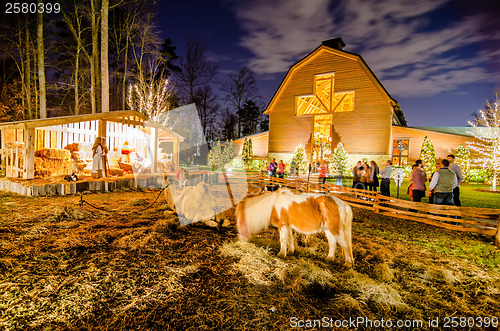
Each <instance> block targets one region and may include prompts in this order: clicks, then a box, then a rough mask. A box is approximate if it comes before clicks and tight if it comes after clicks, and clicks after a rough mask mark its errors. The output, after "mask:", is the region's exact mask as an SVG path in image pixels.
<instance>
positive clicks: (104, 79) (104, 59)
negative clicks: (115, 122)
mask: <svg viewBox="0 0 500 331" xmlns="http://www.w3.org/2000/svg"><path fill="white" fill-rule="evenodd" d="M108 11H109V0H102V7H101V112H103V113H106V112H109V62H108V39H109V38H108Z"/></svg>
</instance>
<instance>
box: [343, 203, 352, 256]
mask: <svg viewBox="0 0 500 331" xmlns="http://www.w3.org/2000/svg"><path fill="white" fill-rule="evenodd" d="M352 220H353V214H352V208H351V206H349V205H348V204H346V205H345V220H344V221H345V222H344V224H345V228H344V235H345V241H346V243H347V254H349V257H350V258H351V261H352V266H354V256H353V255H352Z"/></svg>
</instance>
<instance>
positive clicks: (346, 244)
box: [336, 230, 354, 267]
mask: <svg viewBox="0 0 500 331" xmlns="http://www.w3.org/2000/svg"><path fill="white" fill-rule="evenodd" d="M336 237H337V240H338V243H339V245H340V246H341V247H342V250H343V251H344V256H345V262H346V265H347V266H349V267H350V266H353V265H354V257H353V256H352V242H351V231H349V230H348V231H345V232H344V231H340V234H339V235H338V236H336Z"/></svg>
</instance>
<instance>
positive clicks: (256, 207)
mask: <svg viewBox="0 0 500 331" xmlns="http://www.w3.org/2000/svg"><path fill="white" fill-rule="evenodd" d="M277 197H278V193H276V192H273V193H266V194H262V195H258V196H255V197H250V198H246V199H244V200H242V201H240V203H239V204H238V206H236V211H235V215H236V227H237V229H238V238H239V239H240V240H241V241H247V240H249V239H250V238H251V237H252V235H254V234H256V233H258V232H260V231H262V230H264V229H265V228H267V226H268V225H269V222H270V221H271V212H272V210H273V208H274V204H275V202H276V199H277Z"/></svg>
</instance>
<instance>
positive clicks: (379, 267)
mask: <svg viewBox="0 0 500 331" xmlns="http://www.w3.org/2000/svg"><path fill="white" fill-rule="evenodd" d="M157 194H158V191H139V192H138V191H134V192H131V191H122V192H113V193H102V194H90V195H86V196H85V199H86V200H87V201H89V202H90V203H92V204H94V205H96V206H99V207H100V208H102V209H104V210H105V211H98V210H93V209H92V208H90V207H85V208H80V207H79V206H78V201H79V197H76V196H66V197H50V198H49V197H38V198H29V197H22V196H16V195H11V194H7V193H5V192H0V277H1V282H0V329H5V330H29V329H32V330H80V329H87V330H139V329H140V330H148V329H150V330H170V329H171V330H202V329H203V330H206V329H217V330H229V329H237V330H257V329H258V330H287V329H290V328H293V327H294V326H300V325H304V326H314V324H313V323H317V321H315V320H321V321H322V323H325V322H326V321H328V323H332V324H329V325H328V326H335V325H334V323H335V322H334V321H335V320H340V321H342V320H349V318H351V319H353V318H356V317H362V318H364V319H365V321H367V320H371V321H372V322H373V321H376V320H379V321H380V320H381V319H382V318H383V319H384V321H386V323H387V320H391V322H393V323H394V325H395V323H396V321H397V320H404V321H412V320H421V321H423V324H422V326H421V327H420V326H419V325H416V326H415V328H416V329H421V328H424V329H425V328H426V327H427V325H428V324H427V323H428V320H429V318H432V319H434V320H435V319H436V318H439V322H440V323H441V324H440V326H443V322H445V321H446V320H445V318H446V317H464V318H465V317H466V318H470V317H473V318H475V319H474V320H472V322H474V323H476V324H474V325H475V326H477V325H478V323H479V322H481V323H483V325H485V324H486V317H488V318H492V317H495V316H496V318H500V313H499V312H500V272H499V268H500V252H499V250H498V249H497V248H496V247H494V246H493V244H492V238H489V237H483V236H480V235H471V234H460V233H454V232H451V231H447V230H444V229H438V228H434V227H430V226H426V225H424V224H418V223H413V222H408V221H401V220H398V219H395V218H389V217H385V216H380V215H376V214H373V213H371V212H367V211H363V210H359V209H355V210H354V212H355V213H354V214H355V222H354V223H353V246H354V257H355V261H356V265H355V267H354V268H353V269H348V268H346V267H344V266H343V264H342V263H343V258H342V257H341V253H342V252H341V249H340V247H339V248H338V249H337V257H336V260H335V262H334V263H327V262H325V260H324V257H325V256H326V253H327V244H326V239H325V238H324V236H323V235H312V236H309V237H305V236H297V243H298V249H297V252H296V254H295V255H294V256H293V257H289V258H287V259H280V258H277V256H276V254H277V252H278V250H279V247H278V234H277V231H276V230H275V229H269V230H267V231H265V232H263V233H261V234H260V235H258V236H257V237H256V238H255V239H254V240H253V241H251V242H250V243H245V244H244V243H241V242H238V241H236V240H235V239H236V236H237V234H236V229H235V226H234V214H233V212H232V211H229V212H228V216H229V217H230V218H231V221H232V222H231V226H229V227H228V228H223V229H222V230H217V229H213V228H207V227H203V226H201V225H188V226H180V225H179V223H178V220H177V219H176V217H175V216H173V215H172V214H171V213H168V212H167V213H165V211H166V206H165V199H164V197H163V196H162V197H160V199H159V202H157V203H156V204H155V205H153V207H152V208H149V209H147V210H145V211H141V209H144V208H145V207H147V206H148V205H149V204H150V203H151V202H153V200H154V199H155V198H156V196H157ZM330 318H331V320H330ZM456 321H457V322H461V321H463V320H456ZM467 321H468V323H471V320H470V319H468V320H467ZM449 322H451V319H450V320H449ZM302 323H304V324H302ZM366 323H368V322H366ZM407 323H410V322H407ZM450 325H451V324H450ZM323 326H325V325H323ZM337 326H338V325H337ZM350 326H351V329H353V327H352V325H350ZM357 326H359V327H360V329H368V328H369V327H368V326H367V325H365V324H361V325H357ZM316 327H318V324H316Z"/></svg>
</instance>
